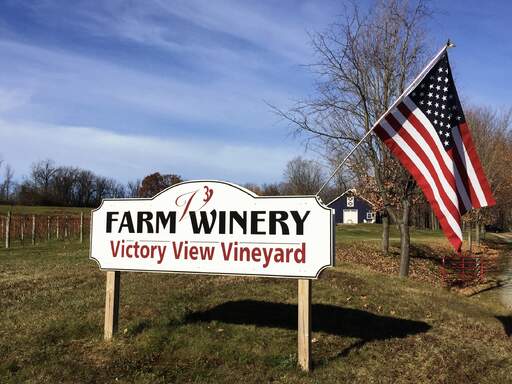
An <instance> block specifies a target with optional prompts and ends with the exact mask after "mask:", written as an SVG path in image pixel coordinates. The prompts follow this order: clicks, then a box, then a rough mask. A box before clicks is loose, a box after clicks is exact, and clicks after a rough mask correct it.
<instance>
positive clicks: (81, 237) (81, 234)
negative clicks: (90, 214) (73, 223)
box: [80, 212, 84, 244]
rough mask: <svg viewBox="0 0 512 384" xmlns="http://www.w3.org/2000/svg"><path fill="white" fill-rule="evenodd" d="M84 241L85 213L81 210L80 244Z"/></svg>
mask: <svg viewBox="0 0 512 384" xmlns="http://www.w3.org/2000/svg"><path fill="white" fill-rule="evenodd" d="M83 242H84V213H83V212H80V244H81V243H83Z"/></svg>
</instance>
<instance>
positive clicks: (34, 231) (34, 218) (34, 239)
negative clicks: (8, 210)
mask: <svg viewBox="0 0 512 384" xmlns="http://www.w3.org/2000/svg"><path fill="white" fill-rule="evenodd" d="M35 243H36V215H32V245H34V244H35Z"/></svg>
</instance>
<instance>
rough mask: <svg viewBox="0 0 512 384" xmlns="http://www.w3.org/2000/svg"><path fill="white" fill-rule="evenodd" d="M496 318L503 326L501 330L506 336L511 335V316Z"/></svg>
mask: <svg viewBox="0 0 512 384" xmlns="http://www.w3.org/2000/svg"><path fill="white" fill-rule="evenodd" d="M496 318H497V319H498V320H499V321H500V322H501V324H503V329H504V331H505V333H506V334H507V336H509V337H510V336H511V335H512V316H496Z"/></svg>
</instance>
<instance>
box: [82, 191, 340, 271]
mask: <svg viewBox="0 0 512 384" xmlns="http://www.w3.org/2000/svg"><path fill="white" fill-rule="evenodd" d="M333 217H334V213H333V210H332V209H330V208H328V207H326V206H325V205H323V204H322V203H321V202H320V201H319V200H318V199H317V198H316V197H315V196H275V197H274V196H272V197H266V196H257V195H255V194H254V193H252V192H251V191H249V190H247V189H245V188H242V187H239V186H237V185H234V184H229V183H225V182H220V181H190V182H185V183H180V184H176V185H174V186H172V187H170V188H168V189H166V190H164V191H162V192H161V193H159V194H158V195H156V196H155V197H153V198H151V199H106V200H104V201H103V202H102V204H101V206H100V207H99V208H98V209H96V210H94V211H93V212H92V228H91V251H90V258H91V259H93V260H95V261H96V262H97V263H98V264H99V266H100V268H101V269H103V270H116V271H151V272H180V273H210V274H235V275H259V276H273V277H295V278H299V277H300V278H317V277H318V275H319V274H320V272H321V271H322V270H323V269H324V268H326V267H329V266H333V265H334V229H335V228H334V224H333V222H334V220H333Z"/></svg>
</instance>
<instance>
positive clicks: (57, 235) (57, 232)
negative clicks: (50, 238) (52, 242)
mask: <svg viewBox="0 0 512 384" xmlns="http://www.w3.org/2000/svg"><path fill="white" fill-rule="evenodd" d="M55 235H56V237H57V240H59V216H57V231H56V234H55Z"/></svg>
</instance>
